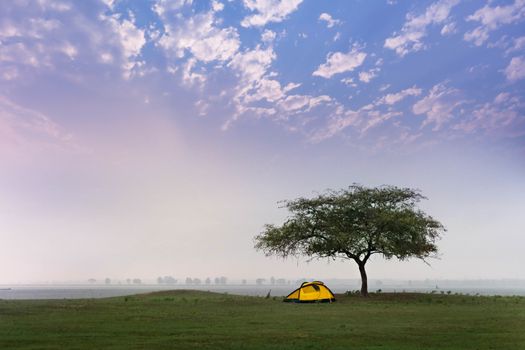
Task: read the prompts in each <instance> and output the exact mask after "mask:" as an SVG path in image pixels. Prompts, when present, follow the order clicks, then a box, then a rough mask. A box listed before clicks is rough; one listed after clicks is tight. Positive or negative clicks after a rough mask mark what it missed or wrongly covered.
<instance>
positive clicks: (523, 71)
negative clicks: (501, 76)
mask: <svg viewBox="0 0 525 350" xmlns="http://www.w3.org/2000/svg"><path fill="white" fill-rule="evenodd" d="M505 76H506V77H507V80H509V81H511V82H514V81H517V80H521V79H523V78H525V56H518V57H513V58H512V59H511V60H510V63H509V65H508V66H507V68H505Z"/></svg>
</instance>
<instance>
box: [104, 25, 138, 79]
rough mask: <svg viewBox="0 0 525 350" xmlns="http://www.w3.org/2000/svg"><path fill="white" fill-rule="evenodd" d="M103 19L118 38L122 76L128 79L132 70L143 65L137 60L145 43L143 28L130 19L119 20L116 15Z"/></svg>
mask: <svg viewBox="0 0 525 350" xmlns="http://www.w3.org/2000/svg"><path fill="white" fill-rule="evenodd" d="M105 19H106V20H107V22H108V23H109V24H110V26H111V28H112V29H113V31H114V33H115V34H116V36H117V38H118V42H119V44H120V46H121V49H122V55H123V58H124V62H123V64H122V69H123V72H124V73H123V74H124V78H126V79H129V78H131V76H132V75H133V70H134V69H136V68H140V66H142V65H143V62H141V61H139V60H138V56H139V55H140V52H141V50H142V47H143V46H144V45H145V44H146V37H145V34H144V29H140V28H138V27H137V26H136V25H135V23H133V22H132V21H130V20H127V19H124V20H119V17H118V16H116V15H114V16H110V17H105Z"/></svg>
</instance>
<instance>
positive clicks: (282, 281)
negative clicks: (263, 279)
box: [275, 278, 286, 286]
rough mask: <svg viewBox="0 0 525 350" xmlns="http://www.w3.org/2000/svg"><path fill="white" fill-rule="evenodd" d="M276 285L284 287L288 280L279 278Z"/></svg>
mask: <svg viewBox="0 0 525 350" xmlns="http://www.w3.org/2000/svg"><path fill="white" fill-rule="evenodd" d="M275 283H276V284H278V285H281V286H282V285H284V284H286V280H285V279H284V278H279V279H277V280H276V281H275Z"/></svg>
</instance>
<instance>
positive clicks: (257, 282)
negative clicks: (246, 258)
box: [255, 278, 266, 286]
mask: <svg viewBox="0 0 525 350" xmlns="http://www.w3.org/2000/svg"><path fill="white" fill-rule="evenodd" d="M265 281H266V278H257V279H256V280H255V284H256V285H258V286H260V285H262V284H264V282H265Z"/></svg>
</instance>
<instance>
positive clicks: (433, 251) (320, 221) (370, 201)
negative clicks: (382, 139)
mask: <svg viewBox="0 0 525 350" xmlns="http://www.w3.org/2000/svg"><path fill="white" fill-rule="evenodd" d="M423 199H426V198H425V197H424V196H423V195H422V194H421V193H420V192H419V191H418V190H415V189H411V188H399V187H395V186H381V187H373V188H369V187H364V186H360V185H352V186H350V187H348V188H347V189H342V190H337V191H336V190H328V191H327V192H326V193H323V194H319V195H317V196H316V197H313V198H298V199H295V200H288V201H283V203H284V207H285V208H286V209H288V211H289V212H290V214H291V215H290V216H289V217H288V218H287V219H286V221H285V222H284V223H283V224H282V225H281V226H276V225H271V224H269V225H265V228H264V231H263V232H262V233H260V234H259V235H258V236H256V237H255V247H256V249H259V250H262V251H264V252H265V253H266V254H267V255H277V256H282V257H288V256H290V255H293V256H297V255H304V256H309V257H313V258H333V259H337V258H343V259H350V260H354V261H355V262H356V263H357V264H358V266H359V271H360V274H361V281H362V287H361V294H362V295H364V296H366V295H368V282H367V276H366V271H365V264H366V263H367V261H368V260H369V258H370V257H371V256H372V255H373V254H380V255H382V256H383V257H384V258H385V259H391V258H393V257H395V258H397V259H399V260H405V259H408V258H412V257H415V258H419V259H423V260H424V259H426V258H428V257H435V256H436V255H437V252H438V248H437V245H436V241H437V240H438V239H439V237H440V235H441V233H442V232H444V231H445V228H444V227H443V225H442V224H441V223H440V222H439V221H437V220H435V219H434V218H432V217H431V216H429V215H427V214H426V213H425V212H423V211H422V210H420V209H419V208H418V207H417V204H418V203H419V202H420V201H421V200H423Z"/></svg>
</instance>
